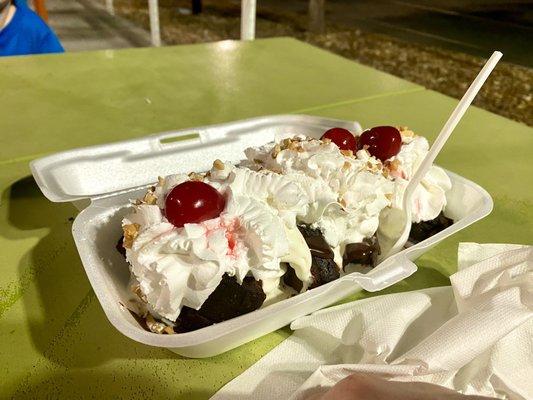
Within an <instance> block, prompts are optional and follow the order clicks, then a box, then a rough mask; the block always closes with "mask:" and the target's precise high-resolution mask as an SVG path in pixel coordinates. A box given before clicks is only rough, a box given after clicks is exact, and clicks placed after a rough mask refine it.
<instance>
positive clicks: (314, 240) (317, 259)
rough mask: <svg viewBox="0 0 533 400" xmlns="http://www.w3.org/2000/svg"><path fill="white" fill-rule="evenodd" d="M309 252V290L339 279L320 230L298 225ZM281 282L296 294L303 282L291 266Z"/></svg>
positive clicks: (336, 268) (327, 245)
mask: <svg viewBox="0 0 533 400" xmlns="http://www.w3.org/2000/svg"><path fill="white" fill-rule="evenodd" d="M298 229H299V230H300V232H301V233H302V236H303V237H304V240H305V242H306V243H307V246H308V247H309V250H311V275H312V277H313V282H312V283H311V285H309V289H313V288H315V287H318V286H320V285H323V284H325V283H328V282H331V281H334V280H335V279H338V278H339V277H340V271H339V267H337V264H335V262H334V261H333V257H334V255H333V250H332V249H331V247H330V246H329V244H328V243H327V242H326V240H325V239H324V236H323V235H322V232H321V231H320V229H313V228H311V227H310V226H309V225H298ZM283 282H284V283H285V284H286V285H287V286H289V287H292V288H293V289H294V290H296V291H297V292H300V291H301V290H302V288H303V282H302V281H301V280H300V279H298V277H297V276H296V272H295V271H294V269H293V268H292V267H291V266H287V272H286V273H285V275H284V276H283Z"/></svg>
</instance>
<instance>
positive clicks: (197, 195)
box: [165, 181, 226, 228]
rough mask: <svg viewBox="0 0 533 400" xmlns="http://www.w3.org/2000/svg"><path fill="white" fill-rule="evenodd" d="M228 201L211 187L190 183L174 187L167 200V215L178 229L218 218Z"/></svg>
mask: <svg viewBox="0 0 533 400" xmlns="http://www.w3.org/2000/svg"><path fill="white" fill-rule="evenodd" d="M225 205H226V200H225V199H224V197H223V196H222V195H221V194H220V193H219V192H218V191H217V190H216V189H215V188H214V187H213V186H211V185H208V184H207V183H204V182H200V181H188V182H183V183H180V184H179V185H178V186H176V187H174V188H173V189H172V190H171V191H170V192H169V193H168V195H167V198H166V200H165V215H166V217H167V219H168V220H169V221H170V222H171V223H172V224H173V225H175V226H177V227H178V228H180V227H182V226H183V225H185V224H191V223H199V222H202V221H206V220H208V219H212V218H216V217H218V216H219V215H220V213H221V212H222V211H223V210H224V206H225Z"/></svg>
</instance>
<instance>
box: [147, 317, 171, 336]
mask: <svg viewBox="0 0 533 400" xmlns="http://www.w3.org/2000/svg"><path fill="white" fill-rule="evenodd" d="M146 325H147V326H148V329H150V330H151V331H152V332H154V333H163V332H164V330H165V328H166V327H167V325H165V324H164V323H162V322H157V321H156V320H155V319H154V317H152V315H150V314H148V315H146Z"/></svg>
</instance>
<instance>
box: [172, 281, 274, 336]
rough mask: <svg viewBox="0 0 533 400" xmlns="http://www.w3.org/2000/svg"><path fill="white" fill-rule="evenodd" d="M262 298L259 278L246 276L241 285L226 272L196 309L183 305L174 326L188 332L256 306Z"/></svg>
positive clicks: (246, 311) (241, 313)
mask: <svg viewBox="0 0 533 400" xmlns="http://www.w3.org/2000/svg"><path fill="white" fill-rule="evenodd" d="M265 298H266V295H265V292H263V286H262V283H261V281H256V280H255V279H254V278H253V277H251V276H247V277H245V278H244V280H243V283H242V285H240V284H239V283H238V282H237V279H236V278H235V277H234V276H228V275H226V274H225V275H224V276H223V277H222V281H221V282H220V284H219V285H218V286H217V288H216V289H215V291H214V292H213V293H211V295H210V296H209V297H208V298H207V300H206V301H205V302H204V304H202V307H201V308H200V309H199V310H194V309H192V308H189V307H183V308H182V310H181V313H180V315H179V317H178V319H177V321H176V327H175V328H174V330H175V331H176V332H178V333H182V332H190V331H193V330H196V329H200V328H203V327H206V326H208V325H212V324H214V323H217V322H222V321H226V320H228V319H231V318H235V317H238V316H239V315H243V314H246V313H249V312H251V311H254V310H257V309H258V308H259V307H261V305H262V304H263V302H264V301H265Z"/></svg>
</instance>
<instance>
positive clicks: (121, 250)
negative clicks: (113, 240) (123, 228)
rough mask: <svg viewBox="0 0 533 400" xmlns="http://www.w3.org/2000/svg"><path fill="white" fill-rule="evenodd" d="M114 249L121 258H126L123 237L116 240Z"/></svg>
mask: <svg viewBox="0 0 533 400" xmlns="http://www.w3.org/2000/svg"><path fill="white" fill-rule="evenodd" d="M115 249H117V251H118V252H119V253H120V254H122V257H124V258H126V248H125V247H124V235H123V236H121V237H120V239H118V242H117V244H116V245H115Z"/></svg>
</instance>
